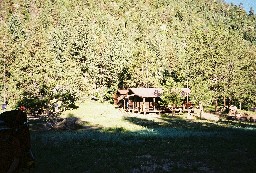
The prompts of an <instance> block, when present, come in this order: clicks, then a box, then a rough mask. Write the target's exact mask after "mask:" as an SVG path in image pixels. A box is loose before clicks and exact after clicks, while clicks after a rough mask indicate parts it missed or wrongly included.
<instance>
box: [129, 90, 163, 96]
mask: <svg viewBox="0 0 256 173" xmlns="http://www.w3.org/2000/svg"><path fill="white" fill-rule="evenodd" d="M128 90H129V94H134V95H136V96H139V97H142V98H144V97H153V98H154V97H160V96H161V94H162V93H163V90H162V89H161V88H129V89H128Z"/></svg>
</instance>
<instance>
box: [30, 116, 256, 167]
mask: <svg viewBox="0 0 256 173" xmlns="http://www.w3.org/2000/svg"><path fill="white" fill-rule="evenodd" d="M149 116H150V115H149ZM67 119H73V120H75V121H76V122H77V121H79V120H80V119H79V118H77V117H76V116H75V115H74V114H69V115H68V116H67ZM124 120H125V121H128V122H130V123H133V124H136V125H139V126H142V127H144V130H137V131H133V132H132V131H128V130H126V129H124V128H122V127H113V128H104V127H102V126H100V125H97V124H90V123H89V122H86V121H82V124H81V126H80V127H79V128H77V129H72V128H66V129H58V130H56V129H50V130H48V131H47V130H46V131H40V130H39V131H34V132H33V135H32V141H33V142H34V145H35V146H34V148H35V150H36V151H35V153H36V156H37V157H38V158H40V160H39V161H40V162H41V165H39V166H38V168H36V170H35V171H36V172H43V171H49V170H51V169H53V168H54V169H57V170H58V171H60V172H65V171H67V172H72V170H74V169H75V170H76V171H77V172H86V171H88V172H132V171H133V170H135V169H136V170H138V171H137V172H147V171H146V170H147V169H149V170H150V171H148V172H184V171H185V172H200V169H207V170H209V171H211V169H212V170H215V171H216V170H217V171H216V172H218V166H219V165H221V166H223V167H224V168H228V167H230V166H234V164H233V163H234V162H230V163H229V161H230V159H228V157H231V156H233V155H235V156H238V155H242V157H244V158H245V159H246V158H248V157H252V156H251V155H250V154H248V153H244V149H240V148H239V146H240V144H239V143H238V141H241V139H242V140H245V139H246V141H247V139H251V138H250V136H252V135H248V134H249V133H238V134H241V135H238V136H237V135H236V134H233V132H236V133H237V132H239V131H241V132H242V130H239V129H233V128H227V127H222V126H220V125H218V124H213V123H210V122H193V121H190V120H184V119H182V118H180V117H175V116H174V117H159V120H160V121H153V120H148V119H145V118H141V117H124ZM66 121H67V120H66ZM71 122H72V121H71ZM226 130H228V132H227V133H226ZM216 131H217V133H216ZM230 131H232V133H230ZM253 134H254V135H255V131H254V133H253ZM230 136H231V139H229V140H224V139H226V138H230ZM230 142H231V143H232V142H233V144H232V145H231V144H230ZM255 142H256V141H255V140H253V141H251V142H243V146H245V148H249V149H250V150H251V149H253V147H250V146H251V144H254V143H255ZM237 149H239V151H236V150H237ZM217 150H218V152H217V153H216V154H213V153H215V152H216V151H217ZM230 150H233V151H235V152H233V153H228V152H229V151H230ZM241 152H243V153H241ZM251 152H252V153H253V152H255V150H251ZM226 153H227V157H225V158H224V159H223V160H222V162H223V163H222V162H221V163H219V162H217V163H214V162H216V159H217V158H219V157H222V155H224V154H226ZM188 154H189V156H190V158H191V160H186V157H185V156H184V155H188ZM252 158H255V157H252ZM194 160H197V161H194ZM49 161H50V162H51V164H49ZM241 163H242V164H244V165H242V168H243V170H246V169H247V167H246V166H245V163H244V162H241ZM250 163H252V162H250ZM85 164H86V166H84V165H85ZM225 164H227V165H225ZM246 164H247V163H246ZM152 165H155V167H157V169H155V167H153V166H152ZM189 165H190V166H189ZM209 165H211V166H212V168H211V167H210V166H209ZM216 165H217V166H216ZM223 167H222V168H223ZM240 167H241V166H240ZM254 167H255V166H254ZM235 168H237V166H234V169H235ZM234 169H233V170H234ZM165 170H167V171H165ZM135 172H136V171H135ZM201 172H202V171H201Z"/></svg>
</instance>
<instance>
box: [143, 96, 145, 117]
mask: <svg viewBox="0 0 256 173" xmlns="http://www.w3.org/2000/svg"><path fill="white" fill-rule="evenodd" d="M145 101H146V99H145V97H144V98H143V112H144V115H145V114H146V108H145V107H146V104H145Z"/></svg>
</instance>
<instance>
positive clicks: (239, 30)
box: [0, 0, 256, 106]
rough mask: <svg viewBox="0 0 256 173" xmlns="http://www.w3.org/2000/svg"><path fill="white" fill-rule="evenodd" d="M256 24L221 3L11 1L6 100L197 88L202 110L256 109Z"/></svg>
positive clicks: (4, 17) (2, 40)
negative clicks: (226, 104) (215, 105)
mask: <svg viewBox="0 0 256 173" xmlns="http://www.w3.org/2000/svg"><path fill="white" fill-rule="evenodd" d="M255 23H256V16H255V15H254V13H253V12H252V11H251V12H250V13H249V14H247V13H246V12H245V10H244V9H242V8H240V7H238V6H235V5H228V4H225V3H224V2H223V1H221V0H214V1H208V0H196V1H195V0H182V1H175V0H143V1H141V0H133V1H124V0H114V1H113V0H103V1H95V0H88V1H84V0H44V1H34V0H31V1H28V0H27V1H23V0H5V1H1V2H0V58H1V63H0V66H1V79H0V80H1V81H3V82H1V83H0V84H1V86H0V87H1V88H0V89H1V96H2V97H1V101H4V99H5V98H6V99H7V100H8V101H9V103H10V104H11V105H12V106H16V105H17V104H18V103H21V102H22V101H24V100H28V99H32V100H33V99H39V100H44V101H45V104H46V105H47V104H49V103H50V101H51V100H53V99H57V100H61V101H63V102H64V103H66V106H70V105H72V103H73V102H74V101H75V100H77V99H82V98H83V97H86V96H95V97H98V98H99V99H102V100H108V99H110V98H111V95H112V93H113V91H115V90H116V89H117V88H128V87H163V88H165V90H166V88H168V86H180V87H186V86H187V82H188V85H189V87H190V88H191V90H192V94H191V99H192V100H193V101H195V102H198V101H204V102H205V103H211V102H212V101H214V100H216V99H219V100H222V99H223V98H229V100H232V103H233V104H237V103H239V102H242V103H243V105H244V106H251V105H255V100H256V87H255V86H256V85H255V84H256V80H255V79H256V73H255V72H256V58H255V52H256V45H255V43H256V25H255ZM170 81H171V83H172V84H171V85H170ZM169 89H170V91H171V88H170V87H169ZM167 93H170V92H168V91H167ZM166 98H168V97H166ZM170 100H172V99H170Z"/></svg>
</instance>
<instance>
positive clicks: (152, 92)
mask: <svg viewBox="0 0 256 173" xmlns="http://www.w3.org/2000/svg"><path fill="white" fill-rule="evenodd" d="M162 92H163V90H162V89H161V88H129V89H128V94H127V96H126V97H125V99H124V105H126V109H127V110H129V111H132V112H138V113H144V114H146V113H150V112H155V113H160V112H161V110H160V109H159V108H160V107H159V103H158V102H159V101H160V100H161V98H160V96H161V95H162Z"/></svg>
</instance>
